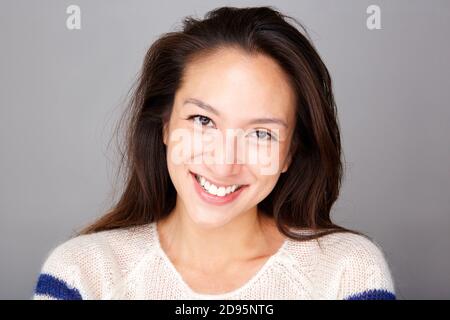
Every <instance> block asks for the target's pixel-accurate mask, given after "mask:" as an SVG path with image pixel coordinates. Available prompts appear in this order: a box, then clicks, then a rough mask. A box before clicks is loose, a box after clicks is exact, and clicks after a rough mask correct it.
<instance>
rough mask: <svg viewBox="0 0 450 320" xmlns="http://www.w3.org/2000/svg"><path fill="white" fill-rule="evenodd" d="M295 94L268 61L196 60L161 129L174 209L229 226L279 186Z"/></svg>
mask: <svg viewBox="0 0 450 320" xmlns="http://www.w3.org/2000/svg"><path fill="white" fill-rule="evenodd" d="M294 127H295V94H294V92H293V90H292V89H291V86H290V85H289V82H288V79H287V76H286V75H285V73H284V72H283V70H282V69H281V68H280V67H279V66H278V65H277V64H276V62H275V61H274V60H272V59H271V58H269V57H267V56H265V55H261V54H259V55H253V56H250V55H248V54H246V53H243V52H242V51H239V50H236V49H222V50H220V51H217V52H215V53H214V54H211V55H208V56H207V57H202V58H199V59H196V60H195V61H192V62H190V63H189V64H188V66H187V67H186V69H185V72H184V75H183V83H182V86H181V87H180V89H179V90H178V91H177V92H176V94H175V101H174V105H173V110H172V113H171V116H170V119H169V121H168V123H166V125H165V127H164V143H165V144H166V146H167V165H168V170H169V175H170V177H171V180H172V182H173V184H174V186H175V189H176V191H177V208H178V209H181V212H183V213H184V214H187V215H189V217H190V218H191V220H192V221H194V222H195V223H197V224H201V225H203V226H209V227H217V226H221V225H224V224H226V223H228V222H229V221H231V220H232V219H234V218H236V217H238V216H240V215H242V214H246V213H251V212H254V213H256V205H257V204H258V203H259V202H261V201H262V200H263V199H264V198H265V197H266V196H267V195H268V194H269V193H270V192H271V191H272V189H273V188H274V187H275V185H276V183H277V181H278V178H279V176H280V174H281V173H282V172H284V171H286V170H287V168H288V166H289V162H290V155H289V150H290V144H291V140H292V135H293V132H294Z"/></svg>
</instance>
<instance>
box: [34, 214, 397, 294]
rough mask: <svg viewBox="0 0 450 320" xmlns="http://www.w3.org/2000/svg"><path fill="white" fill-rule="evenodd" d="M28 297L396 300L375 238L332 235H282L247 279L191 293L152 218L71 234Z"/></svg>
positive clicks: (45, 268) (48, 262)
mask: <svg viewBox="0 0 450 320" xmlns="http://www.w3.org/2000/svg"><path fill="white" fill-rule="evenodd" d="M33 299H65V300H66V299H67V300H70V299H72V300H73V299H78V300H79V299H257V300H259V299H320V300H323V299H346V300H367V299H395V291H394V283H393V280H392V277H391V273H390V269H389V266H388V264H387V261H386V259H385V256H384V254H383V252H382V250H381V248H380V247H379V245H378V244H376V243H375V242H374V241H373V240H369V238H366V237H364V236H360V235H355V234H351V233H335V234H330V235H326V236H323V237H321V238H320V239H319V240H309V241H306V242H305V241H296V240H292V239H289V238H288V239H286V241H285V242H284V243H283V245H282V246H281V247H280V248H279V249H278V251H277V252H276V253H275V254H274V255H272V256H271V257H270V258H269V259H268V260H267V261H266V262H265V263H264V264H263V266H262V267H261V268H260V269H259V271H258V272H257V273H256V274H254V275H253V276H252V277H251V278H250V279H249V280H248V281H247V282H246V283H245V284H243V285H242V286H241V287H239V288H237V289H235V290H232V291H228V292H226V293H221V294H203V293H199V292H195V291H194V290H192V289H191V288H190V287H189V285H188V284H187V283H186V282H185V281H184V280H183V278H182V276H181V274H180V273H179V272H178V271H177V269H176V268H175V266H174V265H173V264H172V262H171V261H170V259H169V258H168V256H167V255H166V254H165V252H164V251H163V249H162V247H161V244H160V242H159V234H158V230H157V228H156V223H155V222H153V223H149V224H146V225H143V226H138V227H130V228H123V229H116V230H108V231H102V232H97V233H93V234H88V235H81V236H77V237H75V238H72V239H70V240H68V241H66V242H64V243H62V244H60V245H59V246H57V247H56V248H55V249H53V250H52V251H51V252H50V254H49V256H48V257H47V259H46V261H45V263H44V265H43V267H42V270H41V273H40V275H39V278H38V280H37V284H36V287H35V293H34V296H33Z"/></svg>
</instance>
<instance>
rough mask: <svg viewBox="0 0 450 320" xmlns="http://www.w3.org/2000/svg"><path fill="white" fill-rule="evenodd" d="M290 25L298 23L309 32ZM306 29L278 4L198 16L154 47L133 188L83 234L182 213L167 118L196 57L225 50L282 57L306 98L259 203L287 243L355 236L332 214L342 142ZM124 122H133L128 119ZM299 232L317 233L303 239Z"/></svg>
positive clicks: (132, 110)
mask: <svg viewBox="0 0 450 320" xmlns="http://www.w3.org/2000/svg"><path fill="white" fill-rule="evenodd" d="M288 20H291V21H293V22H295V23H297V24H298V25H299V26H300V27H301V30H302V31H303V33H304V34H305V35H304V34H303V33H302V32H300V31H299V30H298V29H297V28H296V27H295V26H294V25H293V24H291V23H289V22H288ZM307 37H308V38H309V36H308V33H307V31H306V29H305V28H304V27H303V26H302V25H301V24H300V23H299V22H298V21H297V20H295V19H294V18H292V17H289V16H286V15H283V14H281V13H280V12H278V11H277V10H275V9H274V8H273V7H271V6H265V7H249V8H234V7H222V8H218V9H215V10H212V11H210V12H208V13H207V14H206V16H205V18H204V19H196V18H193V17H191V16H189V17H186V18H185V19H184V21H183V28H182V30H181V31H177V32H169V33H166V34H164V35H162V36H161V37H160V38H159V39H157V40H156V41H155V42H154V43H153V44H152V45H151V47H150V48H149V50H148V52H147V54H146V56H145V59H144V63H143V66H142V69H141V72H140V74H139V77H138V79H137V82H136V83H135V85H136V84H137V86H136V87H135V89H134V91H133V94H132V98H131V100H130V104H129V108H128V109H127V110H126V113H125V114H124V115H125V118H126V119H127V121H128V122H127V127H126V132H125V151H124V152H122V158H121V165H120V167H119V171H120V170H121V169H120V168H125V169H126V172H125V180H124V182H125V188H124V190H123V193H122V195H121V197H120V199H119V200H118V201H117V203H116V204H115V205H114V206H113V207H112V208H111V209H110V210H109V212H107V213H106V214H105V215H104V216H103V217H101V218H100V219H99V220H98V221H96V222H95V223H93V224H92V225H90V226H88V227H86V228H85V229H84V230H82V231H81V234H88V233H92V232H98V231H103V230H111V229H116V228H124V227H131V226H137V225H142V224H146V223H150V222H154V221H158V220H159V219H162V218H164V217H166V216H167V215H169V214H170V212H171V211H172V209H173V208H174V207H175V201H176V190H175V188H174V186H173V184H172V182H171V180H170V177H169V173H168V169H167V163H166V148H165V145H164V143H163V136H162V129H163V124H164V123H165V122H166V121H168V119H169V117H170V114H171V110H172V105H173V102H174V96H175V92H176V91H177V89H178V88H180V86H181V81H182V76H183V70H184V69H185V67H186V65H187V64H188V63H189V62H190V61H192V59H194V58H198V57H199V56H202V55H204V54H208V53H211V52H213V51H214V50H217V49H219V48H226V47H235V48H236V47H237V48H240V49H242V50H244V51H245V52H247V53H249V54H255V53H262V54H265V55H267V56H269V57H271V58H272V59H274V60H275V61H276V62H277V63H278V64H279V65H280V66H281V67H282V68H283V70H284V71H285V73H286V74H287V75H288V77H289V80H290V81H291V84H292V85H293V88H295V92H296V93H297V105H296V109H297V110H296V129H295V132H294V137H293V139H292V145H291V151H292V154H293V157H292V162H291V164H290V167H289V169H288V170H287V171H286V172H285V173H283V174H281V176H280V178H279V180H278V182H277V184H276V186H275V188H274V189H273V190H272V192H271V193H270V194H269V195H268V196H267V197H266V198H265V199H264V200H263V201H262V202H260V203H259V204H258V209H259V211H261V212H263V213H264V214H266V215H268V216H270V217H273V218H274V220H275V221H276V224H277V227H278V228H279V230H280V232H282V233H283V234H284V235H286V236H287V237H290V238H292V239H297V240H308V239H317V238H319V237H320V236H323V235H325V234H329V233H333V232H343V231H347V232H354V233H358V232H355V231H351V230H348V229H345V228H343V227H341V226H338V225H336V224H334V223H333V222H332V221H331V219H330V210H331V207H332V205H333V203H334V202H335V201H336V200H337V198H338V195H339V190H340V187H341V180H342V170H343V168H342V162H341V140H340V133H339V126H338V120H337V111H336V105H335V101H334V97H333V92H332V86H331V78H330V75H329V73H328V70H327V68H326V66H325V64H324V63H323V61H322V59H321V58H320V56H319V54H318V53H317V51H316V50H315V48H314V46H313V44H312V43H311V41H310V40H308V38H307ZM123 119H124V118H123ZM293 228H300V229H307V230H313V231H318V232H313V233H312V234H300V233H296V232H294V231H293V230H291V229H293Z"/></svg>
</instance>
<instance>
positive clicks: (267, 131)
mask: <svg viewBox="0 0 450 320" xmlns="http://www.w3.org/2000/svg"><path fill="white" fill-rule="evenodd" d="M197 118H202V119H203V120H205V119H207V120H209V121H210V122H211V123H214V122H213V121H212V120H211V119H210V118H208V117H206V116H202V115H199V114H196V115H192V116H190V117H188V118H187V119H186V120H191V121H193V122H194V123H195V121H196V119H197ZM200 124H201V125H202V126H203V124H202V123H201V122H200ZM253 132H263V133H266V134H267V136H268V137H269V138H268V139H262V140H276V138H275V137H274V136H273V135H272V133H271V132H270V130H265V129H264V130H260V129H259V130H255V131H253Z"/></svg>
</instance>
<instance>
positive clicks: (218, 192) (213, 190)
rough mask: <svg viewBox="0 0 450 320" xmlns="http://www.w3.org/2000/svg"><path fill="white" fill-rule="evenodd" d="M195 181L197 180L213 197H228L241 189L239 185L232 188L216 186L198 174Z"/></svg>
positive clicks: (231, 186)
mask: <svg viewBox="0 0 450 320" xmlns="http://www.w3.org/2000/svg"><path fill="white" fill-rule="evenodd" d="M195 179H197V181H198V183H199V184H200V186H201V187H202V188H203V190H205V191H206V192H208V193H209V194H212V195H213V196H219V197H225V196H226V195H228V194H230V193H233V192H235V191H236V190H239V188H241V185H239V184H233V185H230V186H220V187H219V186H216V185H215V184H214V183H212V182H210V181H208V180H207V179H206V178H205V177H203V176H201V175H198V174H196V175H195Z"/></svg>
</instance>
